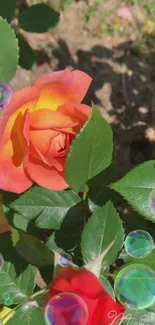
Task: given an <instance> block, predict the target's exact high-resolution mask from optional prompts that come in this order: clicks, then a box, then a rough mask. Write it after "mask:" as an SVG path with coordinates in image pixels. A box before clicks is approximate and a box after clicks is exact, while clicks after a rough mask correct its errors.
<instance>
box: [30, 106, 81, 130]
mask: <svg viewBox="0 0 155 325" xmlns="http://www.w3.org/2000/svg"><path fill="white" fill-rule="evenodd" d="M77 124H78V121H76V120H75V118H74V117H70V116H65V115H63V114H61V113H60V112H58V111H50V110H49V109H40V110H39V111H36V112H32V113H31V129H32V130H34V129H37V130H47V129H53V130H63V131H64V132H65V129H66V130H67V132H68V130H69V129H70V131H71V133H73V131H72V128H73V126H75V125H77Z"/></svg>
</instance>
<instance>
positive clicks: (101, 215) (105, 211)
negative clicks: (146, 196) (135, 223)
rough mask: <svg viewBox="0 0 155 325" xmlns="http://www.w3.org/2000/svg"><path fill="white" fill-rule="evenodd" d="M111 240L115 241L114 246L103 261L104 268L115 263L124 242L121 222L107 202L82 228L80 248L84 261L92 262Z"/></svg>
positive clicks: (110, 204)
mask: <svg viewBox="0 0 155 325" xmlns="http://www.w3.org/2000/svg"><path fill="white" fill-rule="evenodd" d="M94 234H95V235H94ZM112 240H115V241H114V245H113V246H112V247H111V249H110V250H109V252H108V253H107V254H106V256H105V258H104V260H103V265H104V266H108V265H110V264H112V263H113V262H114V261H115V259H116V257H117V256H118V253H119V251H120V249H121V247H122V245H123V241H124V231H123V226H122V222H121V220H120V217H119V215H118V214H117V212H116V210H115V209H114V206H113V204H112V203H111V202H110V201H109V202H107V203H106V205H105V206H103V207H102V208H100V209H98V210H97V211H96V212H94V213H93V214H92V216H91V218H90V219H89V221H88V222H87V224H86V226H85V228H84V231H83V234H82V241H81V248H82V254H83V257H84V259H85V261H86V262H89V261H92V260H94V259H95V258H96V257H97V256H98V255H100V254H102V252H103V251H104V250H105V249H106V248H107V246H108V245H110V243H111V242H112Z"/></svg>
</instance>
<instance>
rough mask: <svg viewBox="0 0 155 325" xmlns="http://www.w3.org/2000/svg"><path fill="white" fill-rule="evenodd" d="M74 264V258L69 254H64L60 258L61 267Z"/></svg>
mask: <svg viewBox="0 0 155 325" xmlns="http://www.w3.org/2000/svg"><path fill="white" fill-rule="evenodd" d="M71 264H72V257H71V256H70V255H69V254H68V253H64V254H62V255H61V257H60V265H61V266H63V267H67V266H69V265H71Z"/></svg>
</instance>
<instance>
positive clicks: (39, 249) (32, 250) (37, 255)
mask: <svg viewBox="0 0 155 325" xmlns="http://www.w3.org/2000/svg"><path fill="white" fill-rule="evenodd" d="M11 232H12V242H13V246H14V247H15V249H16V250H17V252H18V253H19V254H20V255H21V256H22V257H23V258H24V259H25V260H26V261H27V262H28V263H30V264H32V265H35V266H46V265H53V264H54V256H53V254H52V253H51V252H50V251H49V250H48V248H47V247H46V246H45V245H44V244H42V243H41V242H40V240H39V239H38V238H35V237H33V236H30V235H28V234H24V233H23V232H21V231H17V230H16V229H13V228H12V230H11Z"/></svg>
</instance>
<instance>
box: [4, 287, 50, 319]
mask: <svg viewBox="0 0 155 325" xmlns="http://www.w3.org/2000/svg"><path fill="white" fill-rule="evenodd" d="M48 291H49V288H48V287H46V288H44V289H42V290H39V291H37V292H35V293H34V294H33V295H32V296H30V297H29V298H28V299H27V300H26V301H23V302H21V303H20V304H19V305H17V306H16V307H15V308H13V309H11V310H10V311H9V312H8V313H7V314H6V315H5V316H4V317H2V318H0V321H2V322H3V321H4V320H5V318H7V317H8V316H9V315H11V314H12V313H13V312H14V311H15V310H16V309H18V308H19V307H21V306H22V305H24V304H25V303H26V302H28V301H30V300H32V299H34V298H35V297H37V296H40V295H46V293H48Z"/></svg>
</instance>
